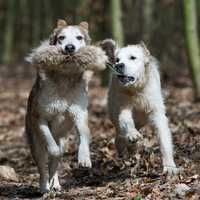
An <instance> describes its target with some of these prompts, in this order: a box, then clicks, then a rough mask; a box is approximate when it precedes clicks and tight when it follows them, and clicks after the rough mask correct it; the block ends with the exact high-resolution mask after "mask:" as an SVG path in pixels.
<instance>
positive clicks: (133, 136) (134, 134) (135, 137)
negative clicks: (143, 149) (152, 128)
mask: <svg viewBox="0 0 200 200" xmlns="http://www.w3.org/2000/svg"><path fill="white" fill-rule="evenodd" d="M126 137H127V138H128V140H129V142H136V141H137V140H138V139H141V138H143V136H142V135H141V134H140V132H139V131H137V130H134V131H130V132H129V133H127V135H126Z"/></svg>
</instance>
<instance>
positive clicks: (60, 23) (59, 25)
mask: <svg viewBox="0 0 200 200" xmlns="http://www.w3.org/2000/svg"><path fill="white" fill-rule="evenodd" d="M65 26H67V22H66V21H65V20H64V19H58V21H57V28H63V27H65Z"/></svg>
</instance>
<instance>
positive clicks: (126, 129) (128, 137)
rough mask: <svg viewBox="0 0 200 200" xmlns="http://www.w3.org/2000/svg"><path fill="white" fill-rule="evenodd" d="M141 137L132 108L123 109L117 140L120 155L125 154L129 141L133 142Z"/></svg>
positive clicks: (120, 114) (119, 120) (119, 118)
mask: <svg viewBox="0 0 200 200" xmlns="http://www.w3.org/2000/svg"><path fill="white" fill-rule="evenodd" d="M141 137H142V135H141V134H140V133H139V131H138V130H137V129H136V128H135V123H134V121H133V118H132V109H131V108H126V109H122V110H121V111H120V113H119V116H118V125H117V135H116V140H115V144H116V147H117V151H118V154H119V156H121V154H123V151H124V150H125V147H128V146H127V145H128V144H127V142H129V143H130V142H131V143H132V142H134V141H136V140H137V139H138V138H141Z"/></svg>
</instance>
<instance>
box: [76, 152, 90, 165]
mask: <svg viewBox="0 0 200 200" xmlns="http://www.w3.org/2000/svg"><path fill="white" fill-rule="evenodd" d="M78 164H79V166H81V167H88V168H91V167H92V162H91V159H90V153H89V150H86V149H85V150H83V149H82V150H81V148H80V149H79V153H78Z"/></svg>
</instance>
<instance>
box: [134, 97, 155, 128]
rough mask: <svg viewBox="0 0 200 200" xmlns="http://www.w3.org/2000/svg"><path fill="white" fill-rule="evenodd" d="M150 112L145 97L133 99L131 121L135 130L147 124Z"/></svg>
mask: <svg viewBox="0 0 200 200" xmlns="http://www.w3.org/2000/svg"><path fill="white" fill-rule="evenodd" d="M151 112H152V110H151V109H150V104H149V101H148V98H147V97H145V96H144V95H139V96H138V97H134V98H133V119H134V121H135V125H136V127H137V128H141V127H143V126H144V125H145V124H146V123H147V120H148V117H149V115H150V113H151Z"/></svg>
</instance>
